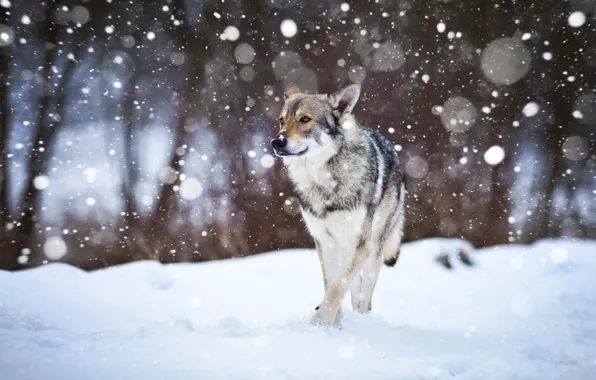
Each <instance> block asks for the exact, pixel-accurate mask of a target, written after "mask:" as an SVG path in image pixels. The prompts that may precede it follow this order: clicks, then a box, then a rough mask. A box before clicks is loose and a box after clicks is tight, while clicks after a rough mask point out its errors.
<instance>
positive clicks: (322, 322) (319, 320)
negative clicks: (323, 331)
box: [310, 305, 342, 328]
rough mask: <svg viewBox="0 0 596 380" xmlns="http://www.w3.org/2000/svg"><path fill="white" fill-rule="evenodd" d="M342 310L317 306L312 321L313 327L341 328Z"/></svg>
mask: <svg viewBox="0 0 596 380" xmlns="http://www.w3.org/2000/svg"><path fill="white" fill-rule="evenodd" d="M341 316H342V313H341V310H338V309H335V310H333V309H331V308H328V307H323V306H320V305H319V306H317V307H316V309H315V313H314V315H313V316H312V318H311V320H310V324H311V325H313V326H323V327H336V328H341Z"/></svg>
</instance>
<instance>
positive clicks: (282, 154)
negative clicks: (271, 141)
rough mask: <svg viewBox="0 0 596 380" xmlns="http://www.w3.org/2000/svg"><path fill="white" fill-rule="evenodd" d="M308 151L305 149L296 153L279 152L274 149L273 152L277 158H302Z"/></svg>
mask: <svg viewBox="0 0 596 380" xmlns="http://www.w3.org/2000/svg"><path fill="white" fill-rule="evenodd" d="M307 150H308V148H305V149H304V150H301V151H300V152H296V153H290V152H285V151H283V150H277V149H274V150H273V151H274V152H275V155H276V156H277V157H300V156H303V155H304V154H305V153H306V151H307Z"/></svg>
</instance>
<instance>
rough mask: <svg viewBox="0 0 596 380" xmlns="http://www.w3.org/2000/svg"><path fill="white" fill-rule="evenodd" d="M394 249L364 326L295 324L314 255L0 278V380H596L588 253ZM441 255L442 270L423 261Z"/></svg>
mask: <svg viewBox="0 0 596 380" xmlns="http://www.w3.org/2000/svg"><path fill="white" fill-rule="evenodd" d="M457 247H469V245H468V244H467V243H466V242H464V241H461V240H457V239H454V240H450V239H449V240H448V239H429V240H423V241H418V242H415V243H410V244H406V245H405V247H404V248H403V250H402V255H401V257H400V259H399V261H398V263H397V265H396V266H395V267H394V268H384V269H383V271H382V272H381V277H380V282H379V284H378V288H377V291H376V294H375V298H374V299H373V313H372V314H370V315H360V314H357V313H355V312H352V311H351V310H350V308H349V306H348V303H347V301H348V297H347V298H346V303H345V309H344V313H345V317H344V328H343V329H342V330H335V329H323V328H315V327H312V326H310V325H309V324H308V319H309V316H310V315H311V313H312V312H313V310H314V307H315V306H316V305H317V303H318V302H319V301H320V298H321V296H322V281H321V275H320V269H319V264H318V260H317V256H316V253H315V252H313V251H312V250H295V251H280V252H277V253H275V254H263V255H259V256H254V257H250V258H244V259H234V260H224V261H216V262H209V263H201V264H173V265H160V264H158V263H157V262H147V261H144V262H135V263H131V264H127V265H122V266H117V267H112V268H109V269H106V270H101V271H96V272H92V273H86V272H83V271H81V270H78V269H76V268H74V267H71V266H67V265H64V264H60V263H52V264H48V265H45V266H42V267H39V268H36V269H31V270H27V271H22V272H16V273H14V272H4V271H0V379H10V380H23V379H44V380H52V379H60V380H68V379H72V380H74V379H76V380H83V379H93V380H95V379H97V380H100V379H101V380H103V379H178V380H180V379H202V380H210V379H498V380H500V379H516V380H521V379H541V380H550V379H552V380H554V379H561V380H562V379H574V380H590V379H592V380H593V379H595V378H596V292H595V290H596V276H595V274H596V243H594V242H585V241H578V240H562V239H561V240H555V241H540V242H538V243H536V244H534V245H531V246H519V245H510V246H500V247H493V248H487V249H482V250H477V251H474V253H473V254H472V258H473V261H474V264H475V265H473V266H466V265H464V264H463V263H462V261H460V260H458V259H457V254H456V253H455V252H456V248H457ZM445 252H449V253H450V255H451V256H452V261H451V262H452V264H453V268H452V269H451V270H447V269H445V268H444V267H442V266H441V265H439V263H438V262H437V260H436V257H437V254H439V253H445Z"/></svg>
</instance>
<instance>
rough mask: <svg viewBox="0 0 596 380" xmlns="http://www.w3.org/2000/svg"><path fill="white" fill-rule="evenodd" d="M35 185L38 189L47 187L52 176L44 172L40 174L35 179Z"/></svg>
mask: <svg viewBox="0 0 596 380" xmlns="http://www.w3.org/2000/svg"><path fill="white" fill-rule="evenodd" d="M33 186H35V188H36V189H37V190H43V189H46V188H47V187H48V186H50V178H49V177H48V176H47V175H44V174H42V175H38V176H37V177H35V178H34V179H33Z"/></svg>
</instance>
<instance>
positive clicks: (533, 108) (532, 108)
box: [522, 102, 540, 117]
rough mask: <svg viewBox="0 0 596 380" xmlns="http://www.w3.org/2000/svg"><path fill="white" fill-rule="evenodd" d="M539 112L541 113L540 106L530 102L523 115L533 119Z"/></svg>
mask: <svg viewBox="0 0 596 380" xmlns="http://www.w3.org/2000/svg"><path fill="white" fill-rule="evenodd" d="M538 111H540V106H538V104H537V103H536V102H530V103H527V104H526V105H525V106H524V108H523V110H522V113H523V114H524V116H525V117H532V116H536V114H537V113H538Z"/></svg>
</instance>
